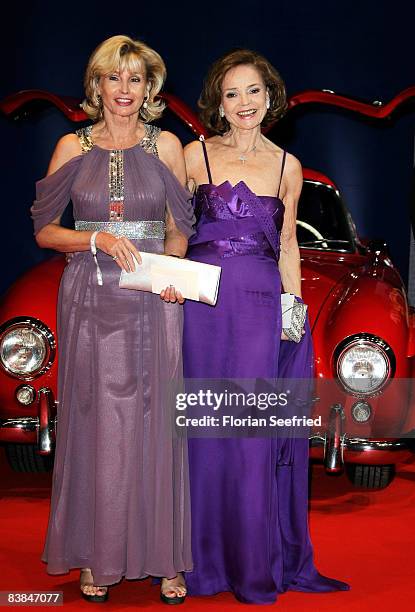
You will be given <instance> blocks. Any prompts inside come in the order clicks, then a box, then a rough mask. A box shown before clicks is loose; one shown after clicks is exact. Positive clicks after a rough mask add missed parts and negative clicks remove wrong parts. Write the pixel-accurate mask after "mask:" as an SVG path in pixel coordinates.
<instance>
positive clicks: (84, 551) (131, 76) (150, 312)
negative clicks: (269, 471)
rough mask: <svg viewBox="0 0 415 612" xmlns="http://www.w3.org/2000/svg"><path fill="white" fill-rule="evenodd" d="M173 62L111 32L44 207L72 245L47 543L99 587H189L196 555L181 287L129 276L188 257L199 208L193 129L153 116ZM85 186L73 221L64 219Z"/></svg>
mask: <svg viewBox="0 0 415 612" xmlns="http://www.w3.org/2000/svg"><path fill="white" fill-rule="evenodd" d="M165 75H166V69H165V66H164V62H163V60H162V59H161V57H160V55H159V54H158V53H157V52H156V51H154V50H153V49H151V48H150V47H148V46H147V45H145V44H144V43H142V42H140V41H135V40H132V39H131V38H129V37H127V36H113V37H111V38H109V39H107V40H105V41H104V42H103V43H101V45H99V46H98V47H97V49H96V50H95V51H94V53H93V54H92V56H91V58H90V61H89V63H88V67H87V70H86V75H85V92H86V99H85V102H84V103H83V108H84V110H85V111H86V112H87V114H88V116H89V117H90V118H91V119H92V120H93V121H94V123H93V125H90V126H88V127H87V128H83V129H81V130H79V131H78V132H77V133H76V134H67V135H66V136H63V137H62V138H61V139H60V141H59V143H58V145H57V147H56V149H55V152H54V153H53V156H52V159H51V162H50V165H49V170H48V175H47V176H46V177H45V178H43V179H42V180H41V181H39V182H38V183H37V190H36V194H37V199H36V201H35V203H34V205H33V207H32V216H33V220H34V225H35V234H36V240H37V242H38V244H39V246H41V247H46V248H50V249H55V250H57V251H60V252H66V253H73V254H74V255H73V257H72V258H71V259H70V261H69V263H68V265H67V266H66V268H65V270H64V273H63V276H62V281H61V285H60V291H59V305H58V335H59V347H60V354H59V375H58V403H59V407H58V425H57V447H56V456H55V465H54V475H53V489H52V502H51V512H50V518H49V525H48V532H47V538H46V543H45V549H44V553H43V557H42V559H43V560H44V561H45V562H46V563H47V564H48V565H47V571H48V572H49V573H51V574H62V573H66V572H68V571H69V570H71V569H72V568H80V569H81V591H82V595H83V597H84V598H85V599H87V600H88V601H90V602H94V603H100V602H103V601H105V600H106V599H107V598H108V585H112V584H116V583H117V582H119V581H120V580H121V579H122V578H123V577H125V578H131V579H132V578H134V579H137V578H144V577H146V576H148V575H151V576H158V577H162V578H163V580H162V583H161V598H162V600H163V601H164V602H166V603H182V602H183V601H184V597H185V595H186V589H185V584H184V579H183V576H182V575H181V572H183V571H187V570H190V569H191V568H192V557H191V550H190V501H189V487H188V468H187V445H186V440H185V439H184V437H183V436H182V437H180V436H178V435H177V434H176V433H175V432H174V431H173V427H172V414H173V411H174V404H173V402H172V401H171V388H172V386H173V387H175V385H176V384H180V380H181V379H182V355H181V344H182V316H183V315H182V311H181V306H180V305H179V303H177V302H180V303H182V302H183V299H182V297H181V296H180V295H176V292H175V290H174V287H171V286H170V287H168V288H166V291H165V292H162V298H163V300H164V301H162V300H160V298H159V297H158V296H157V295H155V294H152V293H143V292H138V291H126V290H122V289H120V288H119V286H118V281H119V277H120V269H121V270H127V271H128V270H130V269H131V268H132V266H133V257H135V258H136V260H137V261H138V263H140V262H141V259H140V251H149V252H153V253H165V254H169V255H175V256H177V257H183V256H184V255H185V253H186V249H187V239H188V237H189V236H190V235H191V234H192V224H193V209H192V206H191V204H190V201H189V199H190V194H189V193H188V192H187V191H186V190H185V189H184V188H183V184H184V183H185V182H186V172H185V166H184V157H183V150H182V147H181V144H180V142H179V140H178V139H177V138H176V137H175V136H174V135H173V134H170V133H169V132H161V130H160V129H159V128H157V127H155V126H153V125H151V124H150V123H149V122H150V121H152V120H154V119H157V118H158V117H159V116H160V115H161V113H162V110H163V104H162V102H161V100H160V99H158V98H157V94H158V92H159V91H160V89H161V87H162V85H163V82H164V79H165ZM70 199H71V200H72V203H73V210H74V218H75V229H66V228H65V227H62V226H61V224H60V219H61V215H62V213H63V211H64V210H65V208H66V206H67V205H68V202H69V200H70Z"/></svg>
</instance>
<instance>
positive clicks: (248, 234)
mask: <svg viewBox="0 0 415 612" xmlns="http://www.w3.org/2000/svg"><path fill="white" fill-rule="evenodd" d="M195 207H196V214H197V218H198V223H197V233H196V235H195V236H194V237H193V238H191V240H190V247H189V255H188V256H189V258H190V259H194V260H196V261H203V262H205V263H210V264H215V265H220V266H221V267H222V275H221V285H220V289H219V295H218V302H217V305H216V307H215V308H212V307H211V306H208V305H206V304H198V303H195V302H186V304H185V328H184V366H185V370H184V371H185V377H186V378H195V379H203V378H206V379H225V380H226V379H230V380H232V379H252V378H263V379H272V380H275V379H277V378H280V379H287V378H292V379H296V380H309V379H310V378H311V377H312V376H313V347H312V341H311V333H310V327H309V325H308V323H307V324H306V334H305V335H304V336H303V338H302V340H301V341H300V343H299V344H296V343H294V342H289V341H283V342H281V340H280V337H281V279H280V274H279V270H278V265H277V264H278V258H279V243H280V232H281V229H282V224H283V218H284V204H283V202H282V201H281V200H280V199H279V198H275V197H269V196H257V195H256V194H254V193H253V192H252V191H251V190H250V189H249V188H248V187H247V186H246V184H245V183H244V182H243V181H241V182H240V183H238V184H237V185H235V186H232V185H231V184H230V183H229V182H228V181H225V182H224V183H222V184H221V185H214V184H212V183H210V184H205V185H200V186H199V190H198V192H197V195H196V198H195ZM258 210H259V211H260V213H259V214H258V216H257V214H256V211H258ZM268 235H270V239H268ZM189 466H190V485H191V502H192V551H193V558H194V571H193V572H191V573H190V574H188V575H187V577H186V580H187V585H188V589H189V593H190V594H191V595H213V594H215V593H218V592H221V591H232V592H233V593H234V594H235V596H236V597H237V598H238V599H239V600H240V601H243V602H247V603H272V602H274V601H275V600H276V599H277V597H278V594H280V593H283V592H284V591H287V590H296V591H309V592H323V591H334V590H347V589H348V588H349V587H348V585H346V584H345V583H343V582H341V581H338V580H334V579H331V578H326V577H324V576H322V575H320V574H319V573H318V572H317V570H316V568H315V566H314V562H313V549H312V544H311V541H310V536H309V530H308V516H307V505H308V439H306V438H302V439H301V438H295V437H290V438H288V439H287V438H285V439H284V438H282V437H279V436H278V435H275V437H264V438H255V439H252V438H251V439H250V438H248V437H245V438H242V437H239V438H221V439H211V438H210V439H202V438H190V439H189Z"/></svg>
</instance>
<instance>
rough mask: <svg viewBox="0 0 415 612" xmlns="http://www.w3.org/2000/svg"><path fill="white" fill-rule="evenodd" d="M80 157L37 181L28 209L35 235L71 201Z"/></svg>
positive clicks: (60, 213) (59, 214) (58, 215)
mask: <svg viewBox="0 0 415 612" xmlns="http://www.w3.org/2000/svg"><path fill="white" fill-rule="evenodd" d="M81 160H82V155H79V156H77V157H74V158H72V159H70V160H69V161H68V162H66V164H64V165H63V166H61V167H60V168H59V170H56V172H54V173H53V174H50V175H49V176H46V177H45V178H43V179H41V180H40V181H37V183H36V200H35V201H34V202H33V206H32V207H31V209H30V212H31V215H32V220H33V225H34V229H35V234H38V233H39V232H40V230H41V229H42V228H43V227H45V225H47V224H48V223H51V222H52V221H53V220H54V219H56V218H57V217H60V216H61V215H62V213H63V211H64V210H65V208H66V207H67V205H68V204H69V201H70V199H71V195H70V194H71V188H72V184H73V182H74V180H75V177H76V174H77V172H78V169H79V164H80V163H81Z"/></svg>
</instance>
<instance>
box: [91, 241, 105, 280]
mask: <svg viewBox="0 0 415 612" xmlns="http://www.w3.org/2000/svg"><path fill="white" fill-rule="evenodd" d="M98 234H99V232H94V233H93V234H92V236H91V240H90V246H91V253H92V257H93V258H94V261H95V265H96V267H97V281H98V285H100V286H102V285H103V284H104V281H103V278H102V272H101V268H100V267H99V263H98V260H97V246H96V244H95V241H96V238H97V235H98Z"/></svg>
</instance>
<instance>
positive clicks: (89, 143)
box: [75, 123, 161, 157]
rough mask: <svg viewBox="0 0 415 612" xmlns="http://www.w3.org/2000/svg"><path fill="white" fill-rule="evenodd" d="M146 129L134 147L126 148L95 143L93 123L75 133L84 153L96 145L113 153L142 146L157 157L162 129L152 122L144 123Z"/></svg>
mask: <svg viewBox="0 0 415 612" xmlns="http://www.w3.org/2000/svg"><path fill="white" fill-rule="evenodd" d="M144 131H145V133H144V136H143V138H142V139H141V140H140V141H139V142H137V143H136V144H135V145H133V146H132V147H126V148H125V149H104V148H103V147H100V146H99V145H97V144H95V142H94V141H93V139H92V125H88V126H87V127H85V128H81V129H79V130H76V132H75V133H76V135H77V136H78V138H79V142H80V145H81V149H82V154H84V153H88V152H89V151H91V149H93V148H94V147H95V148H97V149H100V150H101V151H108V152H109V153H112V152H114V151H129V150H130V149H135V148H136V147H138V146H140V147H141V148H142V149H144V150H145V151H147V152H148V153H152V154H153V155H154V156H155V157H159V154H158V150H157V138H158V137H159V135H160V132H161V129H160V128H159V127H156V126H155V125H151V124H150V123H144Z"/></svg>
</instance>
